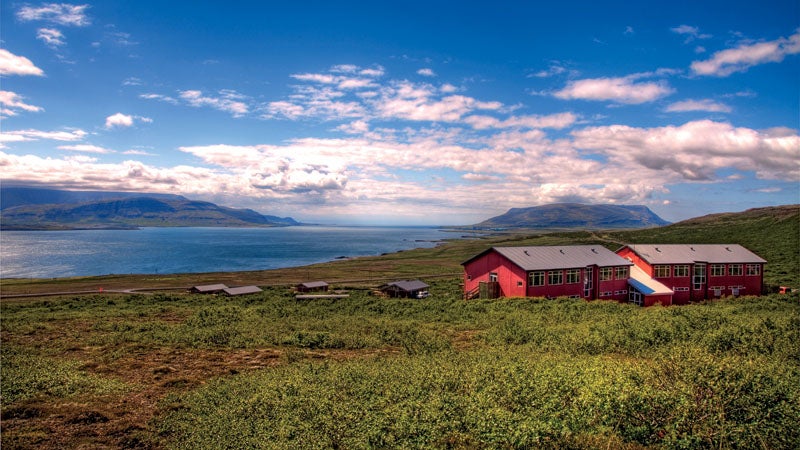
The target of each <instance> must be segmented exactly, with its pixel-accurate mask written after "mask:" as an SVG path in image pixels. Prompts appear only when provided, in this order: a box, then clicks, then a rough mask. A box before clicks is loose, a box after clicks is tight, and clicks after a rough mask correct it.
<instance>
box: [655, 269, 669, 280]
mask: <svg viewBox="0 0 800 450" xmlns="http://www.w3.org/2000/svg"><path fill="white" fill-rule="evenodd" d="M653 274H654V278H669V266H653Z"/></svg>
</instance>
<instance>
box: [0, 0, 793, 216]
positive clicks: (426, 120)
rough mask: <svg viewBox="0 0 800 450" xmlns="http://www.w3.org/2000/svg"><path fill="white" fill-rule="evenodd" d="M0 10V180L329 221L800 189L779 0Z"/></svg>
mask: <svg viewBox="0 0 800 450" xmlns="http://www.w3.org/2000/svg"><path fill="white" fill-rule="evenodd" d="M540 3H545V4H540ZM631 3H637V4H634V5H632V4H631ZM0 8H1V10H0V25H1V28H0V40H1V42H0V44H2V45H0V77H1V78H0V82H1V83H2V84H1V85H0V108H2V133H0V168H1V169H2V170H1V171H0V181H2V182H3V183H5V184H11V183H16V184H28V185H41V186H51V187H55V188H66V189H79V190H115V191H141V192H168V193H178V194H183V195H185V196H186V197H189V198H192V199H203V200H209V201H214V202H217V203H220V204H223V205H227V206H234V207H247V208H253V209H255V210H257V211H260V212H262V213H265V214H274V215H281V216H292V217H294V218H296V219H299V220H303V221H308V222H324V223H339V224H419V225H425V224H453V225H462V224H471V223H476V222H479V221H481V220H484V219H486V218H488V217H491V216H494V215H497V214H501V213H503V212H505V211H506V210H507V209H508V208H512V207H527V206H535V205H542V204H548V203H555V202H565V201H576V202H583V203H616V204H643V205H647V206H648V207H650V208H651V209H653V210H654V211H655V212H657V213H658V214H659V215H661V216H662V217H664V218H665V219H667V220H672V221H677V220H682V219H686V218H689V217H694V216H698V215H703V214H707V213H712V212H721V211H741V210H744V209H747V208H751V207H758V206H768V205H779V204H788V203H798V202H800V187H799V182H800V136H799V135H798V127H799V126H800V107H799V106H798V101H799V99H800V64H799V58H800V57H799V56H798V54H800V11H798V10H799V8H800V7H798V4H797V2H796V1H794V0H792V1H768V2H731V1H725V2H710V1H709V2H706V1H704V2H682V1H677V2H569V1H567V2H458V3H454V2H438V1H425V2H403V3H402V4H399V3H398V4H394V3H392V4H387V3H386V2H374V1H370V2H348V1H341V2H327V1H319V2H303V1H295V2H256V1H247V2H244V1H239V2H237V1H230V2H225V3H220V2H210V1H208V2H207V1H191V2H189V1H186V2H179V1H175V2H161V1H159V2H156V1H146V0H143V1H136V2H127V1H125V2H122V1H103V2H92V3H88V2H77V3H38V2H24V1H21V2H17V1H14V0H10V1H3V2H2V3H0Z"/></svg>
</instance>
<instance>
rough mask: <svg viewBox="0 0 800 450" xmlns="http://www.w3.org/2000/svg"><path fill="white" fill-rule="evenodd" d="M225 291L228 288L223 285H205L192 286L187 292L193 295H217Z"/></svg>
mask: <svg viewBox="0 0 800 450" xmlns="http://www.w3.org/2000/svg"><path fill="white" fill-rule="evenodd" d="M225 289H228V286H225V285H224V284H206V285H202V286H192V288H191V289H189V290H190V291H191V292H192V293H194V294H219V293H220V292H222V291H223V290H225Z"/></svg>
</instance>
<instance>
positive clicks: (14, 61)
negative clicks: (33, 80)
mask: <svg viewBox="0 0 800 450" xmlns="http://www.w3.org/2000/svg"><path fill="white" fill-rule="evenodd" d="M0 75H35V76H39V77H41V76H43V75H44V71H43V70H42V69H40V68H38V67H36V66H35V65H34V64H33V63H32V62H31V60H30V59H28V58H26V57H24V56H17V55H15V54H13V53H11V52H9V51H8V50H6V49H3V48H0Z"/></svg>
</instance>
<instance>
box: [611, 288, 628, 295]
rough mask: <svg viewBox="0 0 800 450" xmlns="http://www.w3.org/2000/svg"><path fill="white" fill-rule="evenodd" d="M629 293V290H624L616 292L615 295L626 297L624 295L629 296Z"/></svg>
mask: <svg viewBox="0 0 800 450" xmlns="http://www.w3.org/2000/svg"><path fill="white" fill-rule="evenodd" d="M627 293H628V290H627V289H623V290H621V291H614V295H624V294H627Z"/></svg>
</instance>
